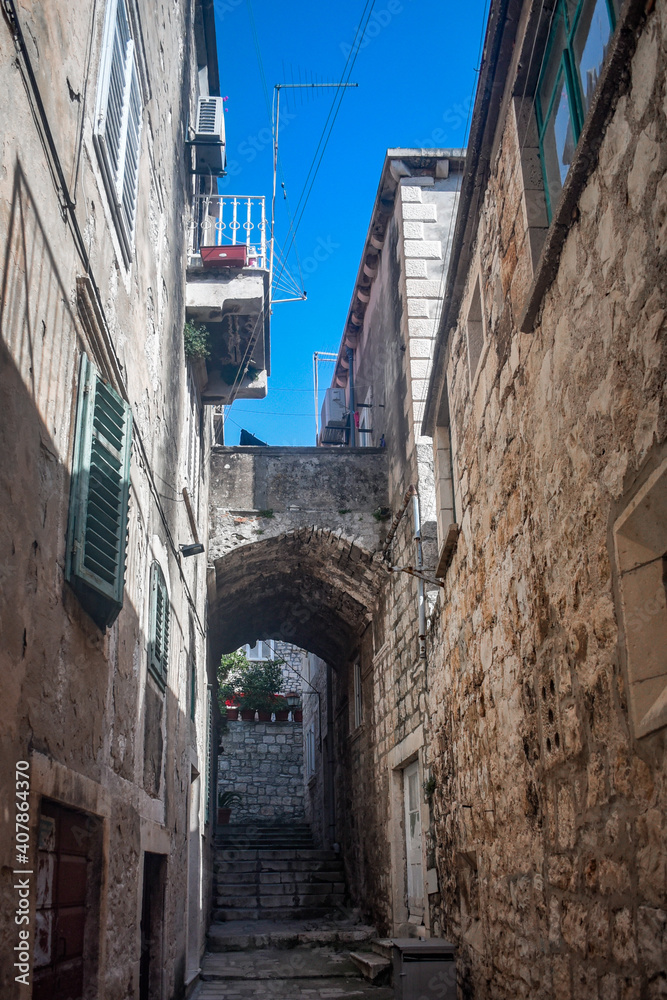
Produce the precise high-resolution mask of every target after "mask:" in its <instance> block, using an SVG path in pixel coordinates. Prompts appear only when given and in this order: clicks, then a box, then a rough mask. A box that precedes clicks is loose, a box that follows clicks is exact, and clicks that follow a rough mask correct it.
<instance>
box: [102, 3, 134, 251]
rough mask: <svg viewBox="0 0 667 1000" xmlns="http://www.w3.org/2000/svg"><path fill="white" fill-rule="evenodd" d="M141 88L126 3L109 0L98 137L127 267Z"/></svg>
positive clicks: (132, 216) (106, 182)
mask: <svg viewBox="0 0 667 1000" xmlns="http://www.w3.org/2000/svg"><path fill="white" fill-rule="evenodd" d="M141 111H142V102H141V88H140V85H139V75H138V72H137V61H136V57H135V51H134V42H133V41H132V35H131V32H130V22H129V18H128V13H127V7H126V4H125V0H109V2H108V5H107V10H106V18H105V22H104V36H103V39H102V57H101V60H100V77H99V83H98V89H97V107H96V111H95V126H94V129H93V137H94V141H95V146H96V148H97V152H98V156H99V160H100V164H101V167H102V174H103V176H104V183H105V185H106V188H107V194H108V196H109V201H110V203H111V208H112V211H113V215H114V219H115V223H116V228H117V230H118V235H119V238H120V242H121V248H122V251H123V257H124V259H125V263H126V264H129V262H130V260H131V258H132V246H133V242H134V224H135V219H136V213H137V184H138V179H139V152H140V139H141Z"/></svg>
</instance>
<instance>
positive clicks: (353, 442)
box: [345, 347, 357, 448]
mask: <svg viewBox="0 0 667 1000" xmlns="http://www.w3.org/2000/svg"><path fill="white" fill-rule="evenodd" d="M345 350H346V353H347V360H348V364H349V366H350V369H349V373H348V375H349V379H350V382H349V385H350V396H349V400H350V448H354V446H355V445H356V443H357V440H356V430H357V429H356V427H355V426H354V351H353V350H352V348H351V347H347V348H346V349H345Z"/></svg>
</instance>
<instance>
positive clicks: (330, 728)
mask: <svg viewBox="0 0 667 1000" xmlns="http://www.w3.org/2000/svg"><path fill="white" fill-rule="evenodd" d="M332 674H333V668H332V667H331V664H330V663H327V770H328V772H329V773H328V778H329V780H328V785H329V794H328V796H327V798H328V802H327V804H326V807H327V810H328V813H329V815H328V817H327V819H328V821H329V846H330V847H331V848H332V849H334V850H335V849H336V846H337V845H336V789H335V786H334V773H335V762H334V709H333V676H332Z"/></svg>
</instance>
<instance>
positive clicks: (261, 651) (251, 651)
mask: <svg viewBox="0 0 667 1000" xmlns="http://www.w3.org/2000/svg"><path fill="white" fill-rule="evenodd" d="M244 649H245V655H246V656H247V657H248V659H249V660H252V661H253V662H255V661H257V660H272V659H273V658H274V656H275V653H274V648H273V641H272V640H271V639H265V640H263V641H262V640H261V639H258V640H257V642H256V643H255V645H254V646H251V645H250V644H249V643H248V644H246V645H245V646H244Z"/></svg>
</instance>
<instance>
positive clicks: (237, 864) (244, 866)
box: [213, 851, 343, 875]
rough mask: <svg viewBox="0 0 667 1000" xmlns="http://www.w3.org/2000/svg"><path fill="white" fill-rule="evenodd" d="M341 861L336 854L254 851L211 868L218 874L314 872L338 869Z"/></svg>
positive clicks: (217, 862)
mask: <svg viewBox="0 0 667 1000" xmlns="http://www.w3.org/2000/svg"><path fill="white" fill-rule="evenodd" d="M342 867H343V866H342V863H341V860H340V858H339V857H338V855H330V856H329V857H321V858H312V857H309V858H304V857H303V856H301V855H299V852H298V851H294V852H293V854H292V856H290V857H287V858H267V857H264V856H263V855H262V854H258V853H257V852H254V854H253V856H252V857H250V858H238V859H236V860H232V859H231V858H230V859H229V860H225V861H221V860H217V861H215V863H214V866H213V870H214V871H215V872H216V873H217V874H219V875H222V874H225V873H226V872H309V871H312V872H316V871H339V870H341V869H342Z"/></svg>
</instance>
